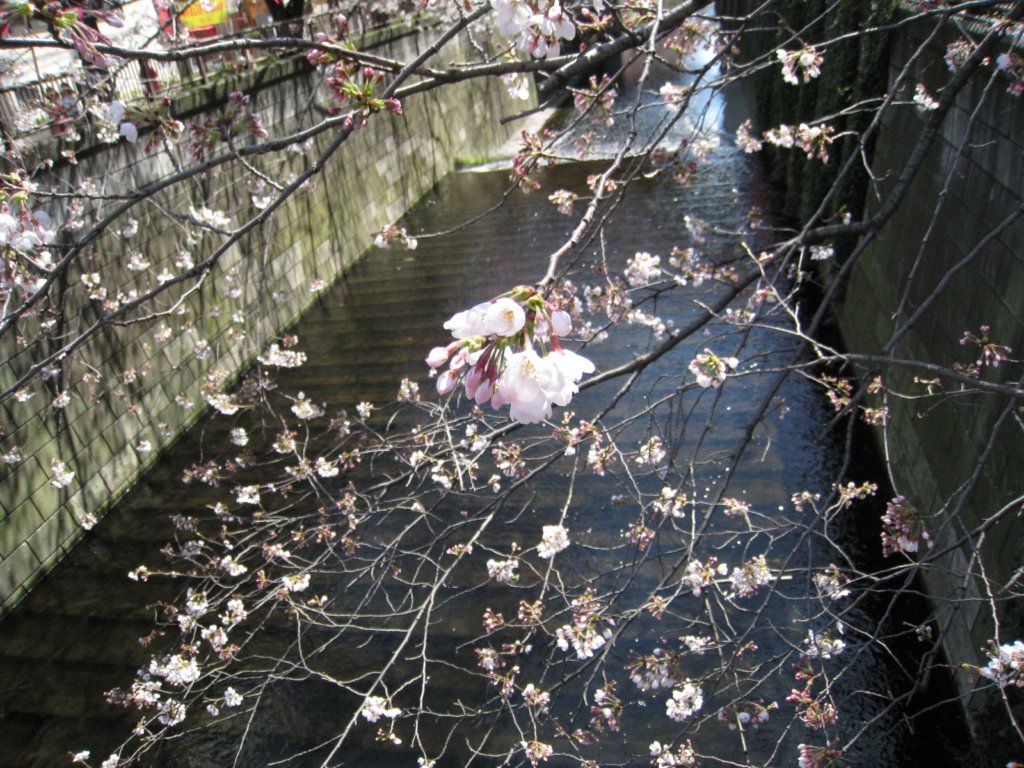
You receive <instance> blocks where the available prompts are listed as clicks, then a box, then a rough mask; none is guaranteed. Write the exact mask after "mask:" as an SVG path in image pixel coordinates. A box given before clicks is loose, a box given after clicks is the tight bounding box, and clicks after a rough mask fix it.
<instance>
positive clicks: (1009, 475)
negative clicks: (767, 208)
mask: <svg viewBox="0 0 1024 768" xmlns="http://www.w3.org/2000/svg"><path fill="white" fill-rule="evenodd" d="M930 31H931V25H924V24H921V25H915V26H910V27H908V28H906V29H904V30H903V31H902V32H901V33H900V34H898V35H894V36H893V38H892V44H891V50H890V57H889V67H888V71H889V79H890V83H893V84H894V83H895V81H896V77H897V75H898V73H899V72H900V71H901V70H902V69H903V68H904V67H905V66H906V64H907V62H908V61H909V60H910V58H911V56H912V54H913V53H914V51H915V50H917V48H918V47H919V46H920V45H921V44H922V43H924V41H925V39H926V35H927V34H928V33H929V32H930ZM954 39H955V36H954V35H952V34H950V35H948V36H946V37H943V38H941V39H939V40H936V41H934V42H933V43H932V44H931V46H930V47H929V49H928V50H927V52H926V54H925V55H924V56H923V57H921V58H920V60H919V61H918V62H917V64H916V66H915V68H914V70H913V72H912V74H911V76H910V78H909V79H908V83H907V85H906V87H905V89H904V91H903V92H902V93H901V97H902V99H903V100H904V101H907V102H909V101H911V100H912V99H913V97H914V91H915V88H916V85H917V83H923V84H924V86H925V87H926V88H927V89H928V90H929V91H930V92H931V93H938V92H939V89H940V88H941V87H942V86H943V84H944V83H945V82H947V81H948V79H949V76H950V75H949V70H948V69H947V67H946V63H945V61H944V60H943V55H944V54H945V52H946V46H947V44H949V43H951V42H953V41H954ZM1008 82H1009V81H1008V79H1007V78H1006V76H1005V75H1003V74H1002V73H1000V72H998V71H997V70H995V69H994V68H986V70H984V71H983V72H982V73H981V76H980V77H977V78H975V79H974V80H973V81H972V82H971V83H969V84H968V86H967V87H966V88H965V89H964V90H963V91H962V92H961V93H960V94H959V96H958V98H957V101H956V103H955V106H954V107H953V109H952V111H951V112H950V113H949V114H948V115H947V116H946V119H945V121H944V122H943V124H942V130H941V132H940V135H939V137H938V140H937V142H936V143H935V145H934V146H933V147H932V150H931V151H930V153H929V154H928V155H927V157H926V159H925V163H924V165H923V167H922V168H921V170H920V172H919V173H918V174H917V177H916V179H915V181H914V183H913V185H912V187H911V188H910V191H909V194H908V196H907V199H906V201H905V202H904V204H903V205H902V206H901V208H900V210H899V211H898V212H897V213H896V214H895V216H894V217H893V219H892V220H891V221H890V222H889V223H888V225H887V226H886V227H885V228H884V229H883V231H882V232H881V234H880V236H879V238H878V239H877V241H876V242H874V243H873V244H872V245H871V246H870V247H869V250H868V251H866V252H865V253H864V255H863V257H862V258H861V259H860V260H859V261H858V263H857V265H856V268H855V270H854V271H853V274H852V276H851V280H850V283H849V286H848V287H847V290H846V296H845V300H844V305H843V310H842V313H841V315H840V324H841V328H842V333H843V337H844V339H845V341H846V344H847V346H848V347H849V349H850V351H852V352H874V351H877V350H879V349H881V348H882V346H883V345H884V344H885V343H886V342H887V341H888V340H889V339H890V338H891V337H892V335H893V333H894V332H896V331H897V329H899V328H901V327H903V326H904V325H905V324H906V323H907V322H908V319H909V318H911V317H912V316H913V315H914V314H915V313H917V312H918V310H919V309H923V312H922V313H921V314H920V316H919V317H918V319H917V320H916V321H915V322H914V323H913V325H912V326H911V327H910V330H909V332H907V334H906V335H905V336H904V337H903V338H902V339H901V340H900V342H899V343H898V344H897V346H896V347H895V348H894V350H893V357H895V358H905V359H906V358H909V359H916V360H930V361H934V362H936V363H938V364H940V365H946V366H953V365H955V364H958V363H959V364H962V365H968V364H971V363H974V362H975V361H976V359H977V358H978V356H979V349H978V347H976V346H973V345H970V344H967V345H962V344H961V343H960V340H961V339H962V338H963V336H964V333H965V331H970V332H972V333H974V334H975V335H979V334H980V326H982V325H988V326H990V327H991V329H992V330H991V336H992V339H993V340H994V341H997V342H999V343H1001V344H1005V345H1009V346H1010V347H1012V349H1013V353H1012V354H1011V357H1013V358H1017V359H1020V358H1021V353H1022V352H1024V217H1021V216H1020V213H1021V205H1022V203H1024V183H1022V181H1024V98H1020V97H1015V96H1013V95H1011V94H1010V93H1008V91H1007V86H1008ZM925 118H926V113H924V112H923V111H921V110H917V109H912V108H904V109H899V110H893V111H890V112H889V113H888V115H887V118H886V120H885V122H884V124H883V126H882V129H881V132H880V134H879V138H878V142H877V144H876V146H875V151H874V158H873V159H874V168H875V173H876V176H877V178H878V186H877V188H876V189H877V192H878V193H879V195H878V197H876V196H875V195H874V194H872V195H869V197H868V199H867V202H868V210H869V212H870V210H871V207H872V206H873V205H874V204H875V200H876V199H885V196H886V194H887V193H888V192H889V190H890V189H891V188H892V185H893V183H894V177H895V174H896V173H898V171H899V169H900V168H902V166H903V164H904V163H905V162H906V159H907V155H908V153H909V151H910V148H911V146H912V142H913V140H915V139H916V137H917V136H918V135H920V133H921V130H922V126H923V123H924V120H925ZM873 191H874V190H873ZM1015 212H1016V218H1013V216H1014V214H1015ZM1007 224H1008V225H1007ZM1022 373H1024V371H1022V369H1021V366H1020V365H1019V364H1013V363H1003V364H1002V365H1001V366H1000V367H999V368H998V369H996V368H991V367H988V368H982V371H981V378H982V379H984V380H986V381H992V382H1011V383H1012V382H1014V381H1019V380H1020V379H1021V375H1022ZM915 376H917V377H919V378H920V379H930V378H932V375H930V374H929V373H928V372H926V371H911V370H907V369H902V368H899V367H894V368H892V369H891V373H890V378H889V381H888V383H889V385H890V387H892V388H894V389H895V390H896V391H898V392H901V393H906V394H908V395H912V396H917V395H921V394H924V390H925V387H923V386H922V385H921V384H920V383H916V382H915ZM945 387H946V389H947V391H948V392H949V396H948V397H946V398H924V399H919V398H917V397H911V398H909V399H905V398H890V399H889V401H888V402H887V403H886V405H887V406H888V407H889V411H890V414H891V420H890V422H889V425H888V426H887V428H886V429H885V430H884V431H882V430H879V435H880V437H882V438H883V440H884V449H885V451H886V453H887V455H888V457H889V463H890V464H891V466H892V468H893V473H894V481H895V485H896V488H897V490H898V491H899V492H901V493H903V494H904V495H906V496H907V497H908V499H910V500H911V501H912V503H913V504H914V505H915V506H917V507H918V508H919V509H921V510H922V511H923V512H924V513H925V514H926V516H927V524H928V528H929V530H930V531H931V532H932V535H933V536H934V539H935V547H936V549H937V551H940V552H942V551H946V552H948V554H946V555H943V556H942V557H940V558H939V560H938V563H937V567H929V568H926V569H923V570H922V575H923V577H924V581H925V586H926V588H927V591H928V593H929V595H931V597H932V604H933V607H934V608H935V610H936V614H937V617H938V622H937V624H938V626H937V629H938V631H939V632H941V636H942V638H943V645H944V648H945V650H946V654H947V656H948V660H949V661H950V662H951V664H952V665H954V667H956V666H957V665H958V664H960V663H962V662H966V663H969V664H981V665H982V666H984V662H985V659H984V658H982V655H981V653H980V650H981V649H982V648H984V647H985V646H986V644H987V641H988V640H990V639H992V638H993V637H995V627H994V626H993V621H992V608H991V606H992V604H993V603H990V600H991V601H994V602H995V603H998V605H999V611H1000V613H1001V615H1002V621H1003V626H1002V627H1001V628H1000V640H1001V642H1003V643H1008V642H1011V641H1013V640H1014V639H1017V638H1018V637H1019V636H1020V634H1019V633H1021V631H1022V630H1024V610H1022V607H1021V606H1020V605H1018V604H1015V603H1014V602H1012V601H1007V600H1006V598H1007V597H1008V594H1006V593H1003V592H1002V591H1001V589H1000V587H1001V585H1005V584H1007V583H1008V582H1009V581H1010V580H1011V579H1012V578H1013V577H1014V574H1018V575H1019V569H1020V567H1021V565H1022V564H1024V526H1022V524H1021V517H1020V511H1021V503H1022V501H1021V494H1022V492H1024V450H1022V446H1024V439H1022V433H1021V425H1020V423H1019V419H1020V415H1021V414H1020V410H1019V406H1020V404H1019V402H1018V403H1014V402H1012V401H1009V400H1008V399H1007V398H1004V397H1000V396H981V397H978V396H973V397H970V398H961V397H959V396H957V394H956V388H957V387H956V385H955V384H950V383H947V384H946V385H945ZM1001 510H1002V511H1001ZM973 549H980V550H981V551H982V553H983V557H982V562H981V565H983V566H984V568H985V573H986V575H987V576H988V578H989V580H990V582H991V584H992V585H993V587H992V588H993V590H994V592H992V593H991V594H990V593H989V591H988V590H987V589H986V588H985V586H984V585H983V583H982V582H981V580H980V579H969V580H967V581H964V580H963V579H962V577H958V576H957V574H962V573H964V572H965V571H966V570H967V569H968V559H969V558H970V557H971V552H972V550H973ZM947 566H948V568H947ZM971 570H973V571H974V572H975V573H977V572H978V570H979V568H978V564H975V565H974V566H973V568H971ZM1017 590H1019V586H1018V587H1017ZM1015 591H1016V590H1015ZM957 675H958V685H959V687H960V689H961V691H962V692H965V693H966V692H968V691H970V690H971V689H972V688H973V686H974V682H975V677H974V676H973V675H972V674H971V673H969V672H965V671H963V670H962V669H961V670H959V671H958V673H957ZM984 706H985V703H984V702H982V701H978V702H976V703H975V705H973V706H969V707H968V708H967V709H968V713H969V715H977V714H978V710H979V708H983V707H984ZM972 719H973V720H974V722H973V723H972V725H974V726H977V725H978V724H979V721H978V718H976V717H974V718H972Z"/></svg>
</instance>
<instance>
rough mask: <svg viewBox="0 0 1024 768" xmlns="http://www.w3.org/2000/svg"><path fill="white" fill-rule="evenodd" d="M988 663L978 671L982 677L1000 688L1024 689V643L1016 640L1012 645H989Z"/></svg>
mask: <svg viewBox="0 0 1024 768" xmlns="http://www.w3.org/2000/svg"><path fill="white" fill-rule="evenodd" d="M988 656H989V662H988V665H987V666H986V667H984V668H983V669H980V670H979V672H980V673H981V676H982V677H985V678H988V679H989V680H991V681H992V682H994V683H995V684H996V685H998V686H999V687H1000V688H1005V687H1006V686H1008V685H1015V686H1017V687H1018V688H1024V643H1022V642H1021V641H1020V640H1016V641H1015V642H1014V643H1013V644H1012V645H1010V644H1007V645H1000V646H997V645H996V644H995V643H994V642H993V643H991V646H990V648H989V649H988Z"/></svg>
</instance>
